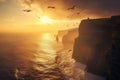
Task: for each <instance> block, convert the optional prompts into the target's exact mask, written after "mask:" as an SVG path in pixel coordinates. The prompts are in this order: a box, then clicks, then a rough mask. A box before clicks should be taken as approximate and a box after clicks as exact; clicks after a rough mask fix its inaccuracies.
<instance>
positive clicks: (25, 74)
mask: <svg viewBox="0 0 120 80" xmlns="http://www.w3.org/2000/svg"><path fill="white" fill-rule="evenodd" d="M60 49H62V45H61V44H60V43H57V42H56V41H55V37H54V35H52V34H50V33H42V34H40V35H33V34H0V61H1V62H0V79H2V80H17V79H18V80H64V79H65V76H64V74H63V73H62V71H61V70H60V69H59V67H58V65H57V64H56V61H55V57H56V52H57V51H58V50H60Z"/></svg>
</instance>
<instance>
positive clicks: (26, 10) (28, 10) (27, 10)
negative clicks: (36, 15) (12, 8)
mask: <svg viewBox="0 0 120 80" xmlns="http://www.w3.org/2000/svg"><path fill="white" fill-rule="evenodd" d="M23 11H24V12H31V11H32V10H30V9H25V10H23Z"/></svg>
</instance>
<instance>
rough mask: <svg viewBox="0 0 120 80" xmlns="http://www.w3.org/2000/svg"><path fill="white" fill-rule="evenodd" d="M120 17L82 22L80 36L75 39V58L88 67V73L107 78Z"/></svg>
mask: <svg viewBox="0 0 120 80" xmlns="http://www.w3.org/2000/svg"><path fill="white" fill-rule="evenodd" d="M118 24H120V16H112V17H111V18H101V19H86V20H83V21H81V23H80V26H79V36H78V37H77V38H76V39H75V43H74V51H73V58H74V59H75V60H76V61H77V62H81V63H83V64H86V65H87V71H88V72H92V73H94V74H98V75H102V76H106V75H107V73H108V72H107V71H108V70H107V69H108V67H109V63H108V62H109V59H108V58H109V57H108V55H109V54H110V51H111V48H112V42H113V37H114V36H115V35H116V30H118V26H116V25H118Z"/></svg>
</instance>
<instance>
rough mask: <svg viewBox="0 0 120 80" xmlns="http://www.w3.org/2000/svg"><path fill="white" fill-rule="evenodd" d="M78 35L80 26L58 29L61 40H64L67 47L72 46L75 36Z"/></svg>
mask: <svg viewBox="0 0 120 80" xmlns="http://www.w3.org/2000/svg"><path fill="white" fill-rule="evenodd" d="M77 36H78V28H74V29H69V30H62V31H58V38H59V40H58V41H59V42H62V44H63V45H64V47H65V48H72V47H73V44H74V40H75V38H77Z"/></svg>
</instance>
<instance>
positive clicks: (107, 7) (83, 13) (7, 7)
mask: <svg viewBox="0 0 120 80" xmlns="http://www.w3.org/2000/svg"><path fill="white" fill-rule="evenodd" d="M119 4H120V0H0V17H1V18H0V24H1V25H0V28H1V31H2V30H6V29H7V30H8V31H9V30H13V31H14V30H15V29H13V28H17V29H19V30H20V29H21V30H23V29H22V28H26V27H27V28H26V29H27V30H28V29H29V28H30V29H31V30H32V27H33V29H46V28H47V29H51V28H54V29H55V28H58V27H59V28H61V27H62V28H65V27H66V28H71V27H77V26H78V25H79V23H80V20H82V19H86V18H88V17H89V18H102V17H110V16H112V15H119V14H120V5H119ZM25 10H30V12H26V11H25ZM44 16H47V17H48V18H49V19H50V20H51V21H52V23H49V24H47V23H46V24H42V23H43V21H42V20H41V19H42V18H43V17H44ZM45 26H49V27H50V28H48V27H45Z"/></svg>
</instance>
